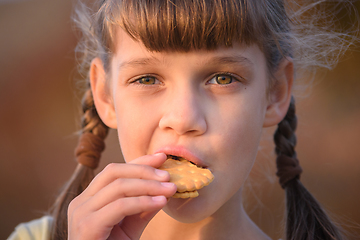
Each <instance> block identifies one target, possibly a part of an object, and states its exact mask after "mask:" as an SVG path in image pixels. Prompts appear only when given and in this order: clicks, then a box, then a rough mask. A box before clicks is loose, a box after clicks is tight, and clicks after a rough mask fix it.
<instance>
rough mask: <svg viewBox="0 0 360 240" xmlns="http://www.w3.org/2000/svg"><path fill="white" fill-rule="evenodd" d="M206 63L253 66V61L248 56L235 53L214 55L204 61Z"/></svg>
mask: <svg viewBox="0 0 360 240" xmlns="http://www.w3.org/2000/svg"><path fill="white" fill-rule="evenodd" d="M203 63H204V64H213V65H227V64H232V65H237V64H242V65H249V66H253V65H254V64H253V62H251V61H250V60H249V59H248V58H246V57H243V56H241V55H234V56H216V57H212V58H210V59H209V60H206V61H204V62H203Z"/></svg>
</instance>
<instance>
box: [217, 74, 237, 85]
mask: <svg viewBox="0 0 360 240" xmlns="http://www.w3.org/2000/svg"><path fill="white" fill-rule="evenodd" d="M215 81H216V83H217V84H230V83H232V82H233V77H232V76H229V75H217V76H215Z"/></svg>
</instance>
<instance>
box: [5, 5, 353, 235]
mask: <svg viewBox="0 0 360 240" xmlns="http://www.w3.org/2000/svg"><path fill="white" fill-rule="evenodd" d="M356 4H357V7H358V9H359V10H360V7H359V2H358V1H357V2H356ZM73 6H74V1H72V0H52V1H48V0H0V156H1V159H0V213H1V214H0V239H6V238H7V236H9V234H10V233H11V232H12V231H13V229H14V227H15V226H16V225H17V224H19V223H20V222H26V221H29V220H32V219H34V218H38V217H41V216H42V215H43V214H44V213H46V211H47V210H48V209H49V207H50V206H51V204H52V203H53V201H54V199H55V197H56V195H57V193H58V192H59V190H60V188H61V187H62V185H63V184H64V182H65V181H66V180H67V179H68V178H69V177H70V175H71V174H72V172H73V170H74V168H75V166H76V163H75V161H74V158H73V151H74V148H75V146H76V143H77V137H76V134H75V133H76V131H77V130H78V129H79V128H78V126H79V120H78V119H79V113H78V112H79V102H80V98H81V96H78V95H76V94H75V93H76V92H77V86H76V83H75V80H76V79H79V75H78V74H77V72H76V61H75V59H74V48H75V46H76V41H77V37H76V33H75V31H74V29H73V26H72V23H71V17H70V16H71V13H72V9H73ZM359 50H360V49H359V48H353V49H352V50H351V51H348V52H347V54H346V56H345V57H344V58H342V60H341V62H340V63H339V64H338V66H337V67H336V68H335V69H334V70H332V71H328V72H326V73H323V74H322V76H321V79H322V80H321V81H320V80H315V84H314V85H313V86H312V88H311V91H309V93H310V94H309V96H308V97H306V98H303V99H301V100H300V101H298V104H297V105H298V106H297V108H298V118H299V127H298V131H297V136H298V147H297V151H298V156H299V159H300V162H301V165H302V167H303V169H304V173H303V175H302V177H301V179H302V182H303V183H304V185H305V186H306V187H307V188H308V189H309V190H310V191H311V192H312V193H313V194H314V195H315V197H316V198H317V199H318V200H319V201H320V202H321V203H322V204H323V206H324V207H325V208H326V209H328V210H329V211H330V212H331V213H332V216H333V218H334V219H335V220H336V221H338V222H339V223H341V224H343V226H344V228H345V229H346V230H348V231H349V232H351V233H352V235H351V236H350V239H360V200H359V199H360V79H359V78H360V51H359ZM273 130H274V129H267V130H266V134H265V135H264V141H263V143H262V145H261V150H260V152H259V156H258V159H257V162H256V164H255V167H254V170H253V172H252V173H251V178H250V181H249V184H248V188H247V192H248V194H247V197H246V200H245V204H246V208H247V210H248V212H249V214H250V216H251V217H252V218H253V219H254V220H255V221H256V223H257V224H258V225H259V226H260V227H261V228H262V229H263V230H264V231H265V232H266V233H267V234H269V235H270V236H271V237H272V238H273V239H278V238H279V237H281V236H282V235H281V232H282V229H283V228H282V217H283V212H284V210H283V209H284V193H283V191H282V189H281V188H280V186H279V184H278V183H277V179H276V177H275V174H274V173H275V171H276V170H275V160H274V154H273V145H272V143H271V139H272V136H271V134H272V131H273ZM268 140H270V141H268ZM268 142H270V144H269V143H268ZM106 143H107V148H106V150H105V153H104V158H103V161H102V165H101V168H102V167H103V166H105V165H106V164H107V163H108V162H111V161H115V162H116V161H122V157H121V153H120V150H119V146H118V143H117V138H116V133H115V132H111V133H110V136H109V138H108V139H107V140H106Z"/></svg>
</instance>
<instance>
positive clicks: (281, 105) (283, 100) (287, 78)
mask: <svg viewBox="0 0 360 240" xmlns="http://www.w3.org/2000/svg"><path fill="white" fill-rule="evenodd" d="M273 81H275V84H274V86H272V87H271V89H269V100H268V101H269V102H268V106H267V109H266V114H265V120H264V125H263V127H271V126H274V125H277V124H278V123H279V122H281V120H283V118H284V117H285V115H286V113H287V110H288V108H289V105H290V100H291V93H292V87H293V81H294V64H293V61H292V59H291V58H284V59H283V60H282V61H281V63H280V64H279V67H278V69H277V70H276V72H275V73H274V79H273Z"/></svg>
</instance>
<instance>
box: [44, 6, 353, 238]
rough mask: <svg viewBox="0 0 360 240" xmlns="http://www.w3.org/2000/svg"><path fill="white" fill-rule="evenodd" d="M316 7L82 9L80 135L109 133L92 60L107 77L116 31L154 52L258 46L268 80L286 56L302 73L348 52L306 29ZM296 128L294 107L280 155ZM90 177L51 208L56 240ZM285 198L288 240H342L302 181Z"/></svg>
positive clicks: (76, 180)
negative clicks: (93, 83)
mask: <svg viewBox="0 0 360 240" xmlns="http://www.w3.org/2000/svg"><path fill="white" fill-rule="evenodd" d="M311 2H312V3H311V4H308V5H306V6H302V7H300V6H298V5H297V4H294V5H293V6H291V5H290V4H286V3H284V1H283V0H256V1H254V0H211V1H210V0H192V1H184V0H182V1H180V0H172V1H170V0H152V1H148V0H101V1H100V2H99V3H98V5H97V6H95V7H94V9H95V10H94V11H93V10H92V9H91V8H89V7H86V6H85V5H83V4H79V7H78V8H77V9H76V12H75V13H76V17H75V22H76V24H77V25H78V27H79V28H80V29H81V31H82V39H81V41H80V42H79V45H78V48H77V52H78V53H80V54H81V58H80V72H82V73H84V78H85V79H86V83H85V84H86V91H85V95H84V98H83V114H84V117H83V120H82V133H85V132H91V133H93V134H95V135H97V136H99V137H100V138H101V139H105V137H106V135H107V132H108V128H107V127H106V126H105V125H104V123H102V121H101V120H100V118H99V116H98V114H97V112H96V109H95V106H94V103H93V99H92V95H91V91H90V88H89V80H88V72H89V67H90V62H91V60H92V59H94V58H96V57H100V58H101V59H102V62H103V64H104V67H105V69H106V70H107V71H108V70H109V65H110V64H109V62H110V60H111V57H112V54H113V53H114V51H115V48H116V46H115V45H114V43H113V39H114V37H113V36H114V35H115V32H116V28H117V27H121V28H122V29H124V30H125V31H126V32H127V33H128V34H129V35H130V36H132V37H133V38H134V39H136V40H138V41H141V42H143V43H144V45H145V46H146V47H147V48H148V49H149V50H151V51H182V52H187V51H191V50H195V49H207V50H211V49H215V48H217V47H219V46H225V47H230V46H232V44H233V43H234V42H239V43H243V44H246V45H250V44H257V45H258V46H259V47H260V49H261V50H262V51H263V53H264V54H265V57H266V59H267V67H268V71H269V73H270V76H271V73H272V72H273V71H275V70H276V68H277V66H278V64H279V63H280V61H281V60H282V59H283V58H284V57H291V58H293V59H294V63H295V65H296V66H297V68H298V69H300V70H301V69H312V68H313V67H314V66H325V67H330V66H331V65H332V64H333V63H334V62H336V60H337V58H338V56H339V51H337V50H338V49H340V50H341V51H343V50H344V49H346V48H347V47H348V46H349V41H348V39H347V35H343V34H337V33H333V32H329V31H328V29H324V28H319V27H316V25H315V24H313V23H312V21H313V19H312V20H311V24H306V23H304V21H303V20H304V19H302V17H303V15H304V14H303V13H307V12H308V11H310V10H312V9H315V8H316V7H317V6H318V4H319V3H320V2H324V1H321V0H319V1H316V2H315V3H314V1H311ZM300 20H301V21H300ZM305 30H306V32H305ZM301 36H304V37H301ZM320 43H322V44H320ZM324 43H326V47H327V48H326V49H325V48H323V45H324ZM329 50H330V51H329ZM327 53H332V54H333V56H330V59H331V61H329V58H326V56H328V54H327ZM324 56H325V58H324ZM275 83H276V79H274V78H270V84H269V86H270V87H272V86H274V85H275ZM295 128H296V115H295V105H294V104H293V103H292V104H291V105H290V107H289V111H288V114H287V117H285V119H284V120H283V121H282V122H281V123H279V129H278V130H277V131H276V133H275V142H276V153H277V154H278V155H287V156H289V157H294V156H295V151H294V146H295V142H296V137H295V134H294V131H295ZM93 176H94V173H93V170H92V169H90V168H88V167H85V166H83V165H81V164H79V166H78V167H77V168H76V170H75V172H74V174H73V176H72V178H71V179H70V181H69V182H68V184H67V185H66V187H65V188H64V190H63V192H62V193H61V195H60V196H59V198H58V199H57V201H56V203H55V205H54V209H53V216H54V220H55V221H54V224H53V229H52V235H51V238H52V239H54V240H55V239H66V238H67V207H68V205H69V203H70V201H71V200H72V199H73V198H75V197H76V196H77V195H79V194H80V193H81V192H82V191H83V190H84V189H85V188H86V187H87V185H88V184H89V183H90V181H91V180H92V178H93ZM285 191H286V197H287V224H286V229H287V230H286V239H341V237H340V234H339V233H338V231H337V230H336V227H334V226H333V224H332V223H331V221H330V220H329V219H328V217H327V216H326V214H325V213H324V211H323V210H321V207H320V205H319V204H318V203H317V202H316V201H315V199H314V198H313V197H312V196H311V195H310V194H309V193H308V192H307V190H306V189H305V188H304V187H303V185H301V183H300V181H299V179H298V178H294V179H293V180H291V181H289V182H287V184H286V185H285Z"/></svg>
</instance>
